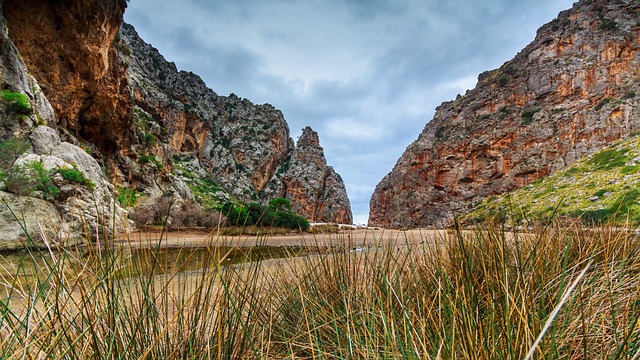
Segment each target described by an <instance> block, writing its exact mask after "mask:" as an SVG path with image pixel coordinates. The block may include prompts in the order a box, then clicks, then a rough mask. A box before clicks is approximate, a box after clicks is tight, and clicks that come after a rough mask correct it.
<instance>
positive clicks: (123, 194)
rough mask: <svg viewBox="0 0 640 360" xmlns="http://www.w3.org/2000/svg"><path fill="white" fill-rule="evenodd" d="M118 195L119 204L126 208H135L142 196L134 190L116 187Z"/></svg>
mask: <svg viewBox="0 0 640 360" xmlns="http://www.w3.org/2000/svg"><path fill="white" fill-rule="evenodd" d="M116 193H117V196H118V202H119V203H120V205H122V206H124V207H131V206H135V205H136V204H137V203H138V199H139V198H140V196H141V195H140V193H139V192H137V191H135V190H134V189H130V188H123V187H122V186H116ZM145 225H146V224H145Z"/></svg>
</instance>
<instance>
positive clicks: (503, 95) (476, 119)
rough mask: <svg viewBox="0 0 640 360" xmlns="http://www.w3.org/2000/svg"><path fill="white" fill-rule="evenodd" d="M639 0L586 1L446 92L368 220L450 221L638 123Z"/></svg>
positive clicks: (376, 197)
mask: <svg viewBox="0 0 640 360" xmlns="http://www.w3.org/2000/svg"><path fill="white" fill-rule="evenodd" d="M639 18H640V4H638V2H637V1H631V0H626V1H580V2H578V3H576V4H574V6H573V8H572V9H571V10H567V11H563V12H561V13H560V14H559V16H558V18H557V19H555V20H553V21H551V22H550V23H548V24H546V25H544V26H542V27H541V28H540V29H539V30H538V33H537V36H536V38H535V40H534V41H533V42H532V43H531V44H529V45H528V46H527V47H526V48H525V49H523V50H522V51H521V52H520V53H519V54H518V55H516V57H515V58H513V59H512V60H511V61H508V62H506V63H505V64H504V65H503V66H501V67H500V68H499V69H497V70H493V71H487V72H484V73H482V74H480V76H479V77H478V84H477V85H476V87H475V88H474V89H473V90H470V91H468V92H467V93H466V94H465V95H463V96H460V97H458V98H457V99H456V100H455V101H450V102H445V103H443V104H442V105H440V106H439V107H438V108H437V111H436V114H435V116H434V118H433V119H432V120H431V121H430V122H429V123H428V124H427V125H426V126H425V128H424V130H423V131H422V133H421V134H420V135H419V136H418V139H417V140H416V141H414V142H413V143H412V144H411V145H409V146H408V147H407V149H406V151H405V152H404V154H403V155H402V156H401V157H400V159H399V160H398V162H397V163H396V165H395V166H394V168H393V170H392V171H391V172H390V173H389V174H387V175H386V176H385V177H384V178H383V179H382V180H381V182H380V183H379V184H378V186H377V187H376V190H375V192H374V194H373V196H372V197H371V202H370V214H369V224H370V225H375V226H387V227H402V226H406V227H420V226H445V225H447V224H449V223H450V222H451V220H452V219H453V217H454V216H455V214H458V213H463V212H465V211H467V210H468V209H470V207H471V206H472V205H473V204H474V203H475V202H477V200H479V199H480V198H483V197H487V196H491V195H494V194H500V193H503V192H506V191H509V190H512V189H515V188H518V187H521V186H523V185H525V184H528V183H530V182H532V181H535V180H536V179H538V178H540V177H542V176H544V175H547V174H549V173H551V172H553V171H554V170H557V169H559V168H561V167H563V166H565V165H567V164H569V163H571V162H573V161H575V160H577V159H579V158H581V157H583V156H585V155H588V154H591V153H593V152H595V151H597V150H599V149H601V148H603V147H604V146H607V145H609V144H611V143H612V142H613V141H615V140H617V139H620V138H624V137H625V136H627V135H629V134H630V133H632V132H634V131H637V130H638V129H639V128H640V117H639V115H640V114H639V112H640V110H639V104H640V88H639V85H640V83H639V82H638V76H639V70H640V69H639V66H640V51H639V50H640V22H638V19H639Z"/></svg>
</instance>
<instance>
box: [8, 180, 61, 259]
mask: <svg viewBox="0 0 640 360" xmlns="http://www.w3.org/2000/svg"><path fill="white" fill-rule="evenodd" d="M0 200H1V201H2V203H0V234H1V236H0V250H16V249H21V248H24V247H27V246H35V247H42V246H45V239H46V241H48V242H49V245H51V246H54V245H55V243H56V242H57V241H58V238H59V237H58V235H59V234H58V232H59V230H60V224H61V223H62V218H61V217H60V213H59V212H58V209H56V207H55V206H54V205H53V204H51V203H49V202H47V201H44V200H41V199H38V198H34V197H23V196H16V195H14V194H10V193H7V192H4V191H0ZM43 234H44V238H43V236H42V235H43Z"/></svg>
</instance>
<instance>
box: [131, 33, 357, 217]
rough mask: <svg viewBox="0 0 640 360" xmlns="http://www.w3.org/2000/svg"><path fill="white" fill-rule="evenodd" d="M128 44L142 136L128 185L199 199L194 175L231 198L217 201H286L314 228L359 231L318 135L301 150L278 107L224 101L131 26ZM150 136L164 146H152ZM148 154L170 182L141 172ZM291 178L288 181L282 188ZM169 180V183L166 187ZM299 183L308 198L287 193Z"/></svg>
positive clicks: (303, 141)
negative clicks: (329, 225)
mask: <svg viewBox="0 0 640 360" xmlns="http://www.w3.org/2000/svg"><path fill="white" fill-rule="evenodd" d="M120 40H121V41H122V45H123V49H126V50H125V51H124V52H125V53H126V55H127V57H126V58H127V59H128V61H129V64H130V65H129V71H128V77H129V82H130V84H131V89H132V93H133V98H134V103H135V108H134V116H133V119H134V121H133V130H134V132H135V133H136V134H137V137H136V138H137V140H136V141H137V143H136V145H134V146H133V147H131V149H132V150H133V154H131V155H132V156H133V157H132V158H130V159H129V160H128V161H129V163H130V164H129V165H127V166H123V167H122V168H125V169H127V170H128V171H129V173H127V174H122V181H126V182H128V183H132V184H134V185H135V184H147V185H149V184H151V186H150V188H148V189H147V192H150V193H154V192H158V193H159V192H160V191H165V190H166V187H167V186H173V188H175V189H179V190H178V192H180V193H181V194H182V196H183V197H187V198H191V197H197V196H198V194H193V193H194V192H195V193H198V192H199V189H198V187H197V186H194V181H196V182H197V181H198V179H197V177H198V176H196V179H194V178H193V177H191V178H190V176H191V175H190V174H194V173H195V174H201V175H199V177H200V178H202V177H205V178H207V179H209V180H211V181H213V182H214V183H215V185H216V186H219V187H220V188H221V189H222V190H225V191H226V192H227V193H228V194H225V192H224V191H223V192H218V193H216V194H215V196H217V197H219V198H222V199H221V200H224V199H227V198H229V197H233V198H238V199H240V200H241V201H263V202H267V201H268V200H270V199H273V198H276V197H286V198H288V199H289V200H290V201H291V204H292V208H293V210H294V211H298V212H299V213H300V214H301V215H302V216H305V217H309V219H310V220H313V221H323V222H346V223H351V208H350V205H349V200H348V198H347V193H346V189H345V186H344V183H343V182H342V179H341V178H340V177H339V176H338V175H337V174H336V173H335V171H334V170H333V168H331V167H328V166H327V161H326V159H325V157H324V153H323V151H322V148H321V147H320V146H319V140H318V136H317V133H316V132H314V131H312V130H311V129H310V128H307V129H305V130H304V131H303V134H302V136H301V138H300V140H299V142H298V146H297V147H295V146H294V143H293V140H292V139H291V137H290V135H289V127H288V125H287V123H286V121H285V119H284V116H283V115H282V113H281V112H280V111H279V110H277V109H276V108H274V107H273V106H271V105H269V104H263V105H256V104H253V103H252V102H251V101H249V100H247V99H242V98H240V97H238V96H236V95H234V94H231V95H230V96H219V95H217V94H216V93H215V92H214V91H213V90H211V89H210V88H208V87H207V86H206V85H205V83H204V82H203V81H202V79H201V78H200V77H198V76H197V75H195V74H193V73H190V72H185V71H178V70H177V68H176V66H175V64H173V63H170V62H167V61H166V60H165V59H164V57H162V55H161V54H160V53H159V52H158V51H157V50H156V49H155V48H153V47H152V46H151V45H149V44H147V43H145V42H144V41H143V40H142V39H141V38H140V37H139V36H138V34H137V33H136V31H135V29H134V28H133V27H132V26H130V25H127V24H123V26H122V29H121V31H120ZM154 129H155V130H154ZM150 136H152V137H153V138H155V139H157V141H155V140H154V141H152V142H151V143H150V142H149V138H150ZM307 139H308V141H307ZM310 149H313V151H315V152H313V153H314V156H313V157H312V160H313V161H304V160H303V157H304V156H306V155H305V154H307V153H308V152H309V151H312V150H310ZM318 149H319V150H318ZM147 154H153V155H154V156H156V158H157V159H160V160H159V161H160V162H161V163H162V165H163V166H162V169H163V170H162V171H159V172H161V173H163V175H164V176H158V177H157V179H158V180H155V181H154V180H153V179H152V177H153V176H151V177H150V176H149V174H150V173H151V172H150V171H148V170H146V169H142V171H136V170H135V169H136V166H135V162H134V161H132V160H135V159H134V158H137V159H138V160H139V159H140V157H141V156H146V155H147ZM305 159H306V158H305ZM306 160H310V159H306ZM137 162H139V161H137ZM287 168H288V169H289V170H288V171H285V169H287ZM156 170H157V169H156ZM283 175H286V180H282V181H280V179H282V176H283ZM163 179H168V180H167V181H166V182H165V183H164V184H163V183H162V180H163ZM183 183H184V184H186V187H185V186H183V185H181V184H183ZM293 183H295V184H298V185H297V186H298V187H300V186H303V185H300V184H304V186H305V189H306V190H305V191H298V192H296V193H295V194H296V195H295V196H294V195H293V194H294V193H293V192H291V191H287V189H288V185H289V184H293ZM274 184H280V185H282V184H286V185H284V186H279V187H277V186H275V185H274ZM154 189H156V190H154ZM158 190H160V191H158ZM189 190H190V192H191V194H189ZM200 195H203V194H200ZM205 195H206V194H205Z"/></svg>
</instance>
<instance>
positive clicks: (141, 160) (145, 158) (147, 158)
mask: <svg viewBox="0 0 640 360" xmlns="http://www.w3.org/2000/svg"><path fill="white" fill-rule="evenodd" d="M149 162H151V163H153V164H154V165H155V166H156V168H157V169H158V170H162V169H163V168H164V166H163V165H162V163H161V162H160V161H159V160H158V158H156V156H155V155H153V154H142V155H140V156H139V157H138V164H146V163H149Z"/></svg>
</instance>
